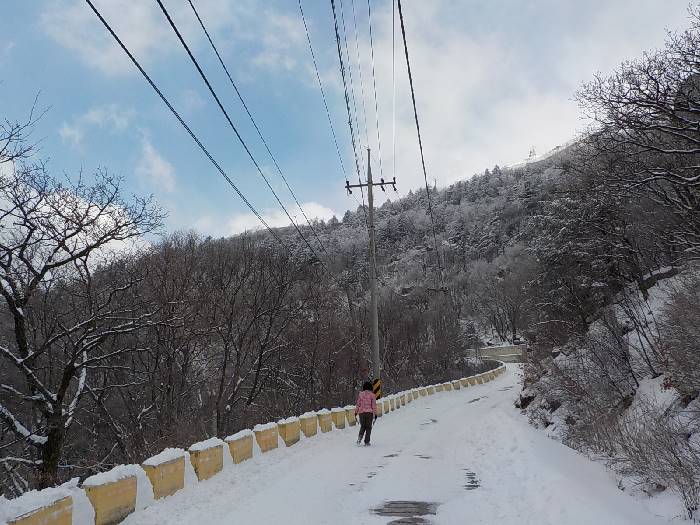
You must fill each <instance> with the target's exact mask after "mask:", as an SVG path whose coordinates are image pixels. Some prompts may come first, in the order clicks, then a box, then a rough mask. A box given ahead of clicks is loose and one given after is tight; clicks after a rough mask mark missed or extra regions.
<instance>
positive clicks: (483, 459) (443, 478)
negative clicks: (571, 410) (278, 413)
mask: <svg viewBox="0 0 700 525" xmlns="http://www.w3.org/2000/svg"><path fill="white" fill-rule="evenodd" d="M518 381H519V368H518V365H509V366H508V371H507V372H506V373H505V374H503V375H502V376H501V377H499V378H498V379H496V380H495V381H492V382H491V383H487V384H485V385H479V386H476V387H470V388H467V389H462V390H459V391H456V392H444V393H437V394H435V395H433V396H429V397H426V398H419V399H418V400H417V401H414V402H413V403H411V404H409V405H407V406H405V407H403V408H401V409H400V410H398V411H395V412H392V413H390V414H388V415H386V416H384V417H382V418H381V419H380V420H379V421H378V423H377V425H376V427H375V431H374V432H373V434H372V438H373V439H372V441H373V446H372V447H368V448H365V447H357V446H356V445H355V443H354V442H355V435H356V428H357V427H351V428H348V429H345V430H340V431H338V430H334V431H333V432H330V433H328V434H323V435H317V436H316V437H314V438H311V439H308V440H302V441H301V442H300V443H298V444H296V445H294V446H293V447H291V448H288V449H285V448H282V449H278V450H275V451H272V452H270V453H268V454H265V455H263V456H260V455H258V456H257V457H254V458H253V459H252V460H250V461H248V462H245V463H243V464H241V465H236V466H231V465H228V466H227V467H226V469H225V470H224V471H223V472H221V473H220V474H218V475H217V476H215V477H214V478H212V479H210V480H207V481H204V482H202V483H199V484H196V485H194V486H189V487H186V488H185V489H184V490H182V491H180V492H179V493H177V494H175V495H173V496H171V497H168V498H165V499H163V500H160V501H158V502H155V503H154V504H152V505H151V506H150V507H149V508H147V509H145V510H141V511H138V512H136V513H135V514H132V515H131V516H130V517H129V518H128V519H127V520H126V521H125V522H124V523H125V524H127V525H134V524H139V525H144V524H156V523H157V524H165V523H169V524H172V523H183V524H196V525H223V524H237V523H246V524H268V523H270V524H272V523H285V524H303V525H314V524H326V523H328V524H386V523H390V522H392V520H397V519H399V518H398V517H394V518H392V517H388V516H380V515H377V514H375V513H373V512H372V509H373V508H376V507H379V506H381V505H382V504H383V503H384V502H386V501H395V500H399V501H423V502H434V503H436V504H437V507H436V514H435V515H428V516H425V518H426V519H427V520H428V521H427V522H428V523H437V524H467V523H468V524H499V525H506V524H518V525H523V524H530V523H532V524H533V525H534V524H537V525H546V524H552V525H555V524H556V525H575V524H582V525H583V524H585V525H591V524H615V525H626V524H630V525H632V524H634V525H647V524H658V523H667V521H666V520H665V519H662V518H660V517H656V516H654V515H653V514H652V513H651V512H650V511H649V510H648V509H647V508H646V507H645V506H644V504H643V503H642V502H640V501H639V500H637V499H635V498H633V497H632V496H629V495H627V494H626V493H624V492H621V491H619V490H618V489H617V487H616V485H615V481H614V479H613V477H612V476H611V475H610V474H609V473H608V472H607V471H606V470H605V469H604V468H603V466H601V465H599V464H595V463H592V462H590V461H589V460H587V459H585V458H584V457H582V456H580V455H578V454H577V453H576V452H574V451H573V450H571V449H568V448H566V447H564V446H562V445H560V444H558V443H557V442H555V441H552V440H550V439H549V438H547V437H545V436H544V435H543V434H542V433H541V432H538V431H536V430H534V429H532V428H531V427H529V426H528V423H527V421H526V419H525V418H524V417H523V416H521V415H520V414H519V412H518V411H517V410H516V409H515V408H514V407H513V400H514V398H515V397H516V395H517V392H518V384H517V383H518ZM416 523H421V522H420V521H417V522H416Z"/></svg>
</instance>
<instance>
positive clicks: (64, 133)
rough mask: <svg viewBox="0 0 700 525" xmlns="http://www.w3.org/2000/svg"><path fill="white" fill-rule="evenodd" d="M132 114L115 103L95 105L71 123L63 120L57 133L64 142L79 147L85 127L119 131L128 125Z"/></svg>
mask: <svg viewBox="0 0 700 525" xmlns="http://www.w3.org/2000/svg"><path fill="white" fill-rule="evenodd" d="M133 116H134V112H133V111H132V110H123V109H121V108H119V107H118V106H117V105H116V104H111V105H107V106H96V107H93V108H91V109H89V110H88V111H87V112H85V113H83V114H82V115H78V116H77V117H75V118H74V119H73V122H72V123H71V124H69V123H67V122H64V123H63V124H62V125H61V127H60V128H59V130H58V134H59V135H60V137H61V139H62V140H63V141H64V142H67V143H69V144H71V145H73V146H75V147H80V146H81V145H82V141H83V137H84V136H85V131H86V129H87V128H89V127H91V126H95V127H98V128H101V129H106V130H109V131H110V132H112V133H120V132H123V131H125V130H126V129H127V128H128V127H129V124H130V123H131V120H132V118H133Z"/></svg>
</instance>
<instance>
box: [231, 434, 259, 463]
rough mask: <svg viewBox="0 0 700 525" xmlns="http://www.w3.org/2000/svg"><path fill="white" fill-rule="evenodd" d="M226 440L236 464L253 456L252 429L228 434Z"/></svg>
mask: <svg viewBox="0 0 700 525" xmlns="http://www.w3.org/2000/svg"><path fill="white" fill-rule="evenodd" d="M224 441H226V444H227V445H228V451H229V452H230V454H231V459H232V460H233V462H234V463H235V464H236V465H237V464H239V463H242V462H243V461H245V460H247V459H250V458H252V457H253V431H252V430H248V429H246V430H241V431H239V432H236V433H235V434H233V435H232V436H228V437H227V438H226V439H225V440H224Z"/></svg>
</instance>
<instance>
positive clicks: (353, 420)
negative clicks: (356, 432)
mask: <svg viewBox="0 0 700 525" xmlns="http://www.w3.org/2000/svg"><path fill="white" fill-rule="evenodd" d="M379 406H380V405H379V403H377V409H379ZM380 410H381V409H380ZM378 412H379V410H378ZM377 415H381V412H380V413H379V414H377ZM345 417H346V419H347V420H348V426H350V427H354V426H355V425H357V416H356V415H355V406H354V405H348V406H346V407H345Z"/></svg>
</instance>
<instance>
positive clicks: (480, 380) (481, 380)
mask: <svg viewBox="0 0 700 525" xmlns="http://www.w3.org/2000/svg"><path fill="white" fill-rule="evenodd" d="M475 377H476V382H477V383H479V384H480V385H483V384H484V383H485V382H486V379H484V374H477V375H476V376H475Z"/></svg>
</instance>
